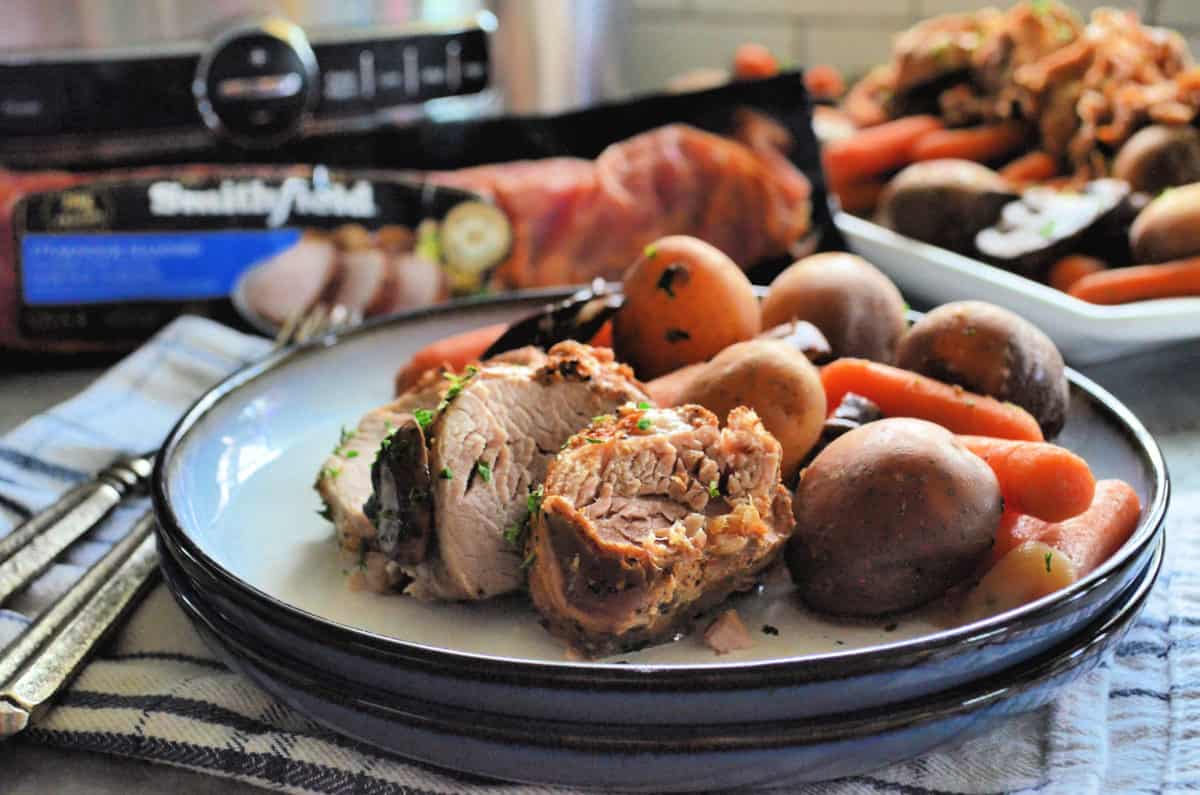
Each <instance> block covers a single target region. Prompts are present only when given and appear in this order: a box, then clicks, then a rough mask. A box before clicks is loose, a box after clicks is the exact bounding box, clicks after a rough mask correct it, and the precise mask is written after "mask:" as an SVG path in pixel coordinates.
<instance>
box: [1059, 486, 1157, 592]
mask: <svg viewBox="0 0 1200 795" xmlns="http://www.w3.org/2000/svg"><path fill="white" fill-rule="evenodd" d="M1141 515H1142V503H1141V500H1139V499H1138V495H1137V492H1136V491H1134V490H1133V487H1132V486H1130V485H1129V484H1128V483H1126V482H1124V481H1122V480H1101V481H1099V482H1097V483H1096V496H1095V497H1093V498H1092V504H1091V506H1089V507H1088V509H1087V510H1086V511H1084V512H1083V513H1081V514H1079V515H1078V516H1072V517H1071V518H1070V519H1067V520H1065V521H1062V522H1054V523H1052V524H1048V525H1047V526H1046V527H1045V528H1044V529H1043V530H1042V531H1041V532H1040V533H1038V536H1037V540H1038V541H1041V542H1042V543H1043V544H1047V545H1049V546H1051V547H1054V548H1055V549H1056V550H1058V551H1059V552H1062V553H1063V554H1064V555H1066V556H1067V557H1068V558H1069V559H1070V560H1071V561H1072V562H1074V564H1075V565H1076V566H1077V567H1078V568H1079V574H1080V576H1083V575H1084V574H1087V573H1088V572H1089V571H1092V570H1093V569H1095V568H1096V567H1097V566H1099V565H1100V564H1101V563H1103V562H1104V561H1106V560H1108V559H1109V558H1110V557H1111V556H1112V554H1113V553H1114V552H1116V551H1117V550H1118V549H1120V548H1121V545H1122V544H1124V543H1125V541H1126V539H1128V538H1129V536H1131V535H1133V531H1134V530H1135V529H1136V528H1137V523H1138V519H1139V518H1140V517H1141Z"/></svg>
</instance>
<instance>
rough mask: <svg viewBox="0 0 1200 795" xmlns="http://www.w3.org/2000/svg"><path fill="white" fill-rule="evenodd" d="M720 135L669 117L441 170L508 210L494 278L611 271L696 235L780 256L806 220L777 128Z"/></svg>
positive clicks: (578, 279)
mask: <svg viewBox="0 0 1200 795" xmlns="http://www.w3.org/2000/svg"><path fill="white" fill-rule="evenodd" d="M741 118H742V127H741V128H740V129H739V131H738V132H739V135H740V136H741V137H742V138H743V139H744V140H745V141H746V142H745V143H742V142H741V141H738V140H732V139H730V138H724V137H722V136H719V135H713V134H711V133H707V132H704V131H702V130H698V129H696V128H693V127H688V126H686V125H681V124H672V125H667V126H665V127H659V128H657V129H654V130H651V131H649V132H645V133H642V134H640V135H635V136H634V137H632V138H629V139H627V140H625V141H621V142H620V143H616V144H613V145H612V146H610V147H608V148H607V149H605V150H604V152H602V153H601V154H600V156H599V157H598V158H596V160H594V161H590V160H580V159H576V158H566V157H556V158H548V159H545V160H531V161H524V162H516V163H501V164H498V165H491V166H479V167H477V168H469V169H463V170H461V171H454V172H442V173H437V174H433V175H431V178H432V179H433V181H435V182H437V183H439V184H442V185H449V186H452V187H458V188H463V189H466V190H471V191H476V192H478V193H481V194H483V195H485V196H487V197H490V198H491V199H492V200H493V201H495V202H496V204H497V205H499V207H500V208H501V209H502V210H504V212H505V213H506V214H507V215H508V218H509V222H510V223H511V224H512V229H513V245H512V249H511V251H510V253H509V256H508V258H507V259H506V260H505V261H504V262H503V263H501V265H500V266H499V268H498V269H497V271H496V279H497V280H498V281H499V282H500V283H501V285H502V286H505V287H516V288H520V287H538V286H547V285H558V284H578V283H582V282H586V281H589V280H591V279H592V278H595V277H602V278H605V279H618V278H620V276H621V273H622V272H623V271H624V270H625V269H626V268H627V267H629V265H630V263H632V262H633V261H634V260H636V259H637V258H638V257H639V256H640V254H641V252H642V249H643V248H644V247H645V246H646V245H647V244H649V243H650V242H651V241H653V240H656V239H658V238H660V237H663V236H666V235H672V234H687V235H692V236H694V237H698V238H700V239H702V240H704V241H706V242H708V243H711V244H712V245H714V246H716V247H717V248H719V249H721V250H722V251H723V252H725V253H726V254H727V255H728V256H729V257H730V258H731V259H732V260H733V261H734V262H736V263H737V264H738V265H740V266H742V267H743V268H748V267H750V266H751V265H753V264H755V263H757V262H758V261H759V260H762V259H764V258H766V257H773V256H781V255H786V254H788V253H789V252H790V251H791V250H792V247H793V246H794V245H796V244H797V242H798V241H799V240H800V239H801V238H802V237H804V235H805V234H807V233H808V231H809V229H810V224H811V207H810V204H809V199H810V186H809V183H808V180H807V179H806V178H805V177H804V175H803V174H802V173H801V172H800V171H798V170H797V169H796V167H795V166H794V165H792V163H791V162H790V161H789V160H788V159H787V158H786V157H785V156H784V155H783V153H782V152H781V151H780V149H779V147H786V146H788V145H789V140H788V134H787V131H786V130H784V129H783V128H782V127H780V126H779V125H777V124H775V123H774V122H771V121H770V120H769V119H766V118H765V117H762V116H758V115H757V114H756V115H754V116H748V115H745V114H743V116H742V117H741Z"/></svg>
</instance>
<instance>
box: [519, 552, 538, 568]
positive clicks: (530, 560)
mask: <svg viewBox="0 0 1200 795" xmlns="http://www.w3.org/2000/svg"><path fill="white" fill-rule="evenodd" d="M534 563H537V553H536V552H530V553H529V554H528V555H526V556H525V560H523V561H521V571H527V570H528V569H529V567H530V566H532V565H533V564H534Z"/></svg>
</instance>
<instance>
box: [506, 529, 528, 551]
mask: <svg viewBox="0 0 1200 795" xmlns="http://www.w3.org/2000/svg"><path fill="white" fill-rule="evenodd" d="M504 542H505V543H506V544H508V545H509V546H510V547H519V546H523V545H524V543H525V526H524V525H520V524H510V525H509V526H508V527H506V528H504Z"/></svg>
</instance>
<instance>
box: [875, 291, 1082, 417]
mask: <svg viewBox="0 0 1200 795" xmlns="http://www.w3.org/2000/svg"><path fill="white" fill-rule="evenodd" d="M896 364H897V365H899V366H900V367H903V368H904V369H905V370H912V371H913V372H916V373H921V374H922V375H927V376H929V377H930V378H936V379H938V380H939V381H945V382H946V383H948V384H957V385H959V386H961V387H963V388H964V389H968V390H970V391H972V392H976V393H978V394H981V395H988V396H989V397H994V398H996V399H997V400H1001V401H1008V402H1010V403H1015V404H1017V405H1018V406H1020V407H1021V408H1023V409H1025V410H1026V411H1028V412H1029V413H1030V414H1032V415H1033V416H1034V418H1035V419H1036V420H1037V421H1038V425H1039V426H1040V427H1041V429H1042V433H1043V435H1044V436H1045V437H1046V438H1047V439H1052V438H1054V436H1055V435H1057V434H1058V432H1059V431H1061V430H1062V427H1063V423H1064V422H1066V418H1067V404H1068V403H1069V401H1070V392H1069V387H1068V385H1067V376H1066V371H1065V369H1064V368H1065V365H1064V364H1063V358H1062V354H1061V353H1059V351H1058V348H1057V347H1056V346H1055V345H1054V343H1053V342H1052V341H1051V340H1050V338H1049V337H1047V336H1046V335H1045V334H1044V333H1043V332H1042V330H1041V329H1039V328H1038V327H1037V326H1035V325H1033V324H1032V323H1030V322H1029V321H1028V320H1025V319H1024V318H1023V317H1021V316H1019V315H1017V314H1014V313H1013V312H1010V311H1008V310H1007V309H1002V308H1000V307H998V306H995V305H993V304H989V303H985V302H983V301H954V302H952V303H949V304H943V305H942V306H939V307H938V308H936V309H934V310H932V311H931V312H929V313H927V314H926V315H925V316H924V317H922V318H921V319H920V320H918V321H917V322H916V323H914V324H913V327H912V328H910V329H909V330H908V331H907V332H906V333H905V335H904V338H903V339H902V340H901V341H900V347H899V350H898V351H897V354H896Z"/></svg>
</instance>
